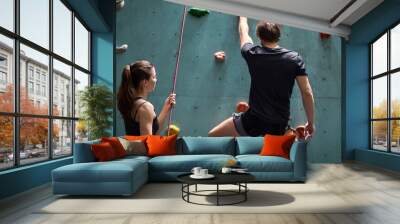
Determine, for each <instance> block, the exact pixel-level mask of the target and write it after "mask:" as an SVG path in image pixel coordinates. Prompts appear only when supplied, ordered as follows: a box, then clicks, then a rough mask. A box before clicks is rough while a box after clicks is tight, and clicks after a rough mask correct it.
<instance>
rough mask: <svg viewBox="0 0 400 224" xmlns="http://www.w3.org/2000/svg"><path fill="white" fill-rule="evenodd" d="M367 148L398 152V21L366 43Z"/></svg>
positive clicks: (399, 37)
mask: <svg viewBox="0 0 400 224" xmlns="http://www.w3.org/2000/svg"><path fill="white" fill-rule="evenodd" d="M370 52H371V75H370V77H371V78H370V82H371V94H370V95H371V116H370V117H371V143H370V144H371V148H372V149H374V150H380V151H385V152H391V153H400V89H399V88H398V87H399V86H400V24H398V25H397V26H395V27H393V28H391V29H389V30H387V31H386V32H385V33H384V34H383V35H381V36H380V37H379V38H377V39H376V40H375V41H374V42H373V43H371V45H370Z"/></svg>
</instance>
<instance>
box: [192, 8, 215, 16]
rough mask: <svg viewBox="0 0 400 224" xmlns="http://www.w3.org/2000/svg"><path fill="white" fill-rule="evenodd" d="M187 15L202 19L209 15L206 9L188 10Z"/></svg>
mask: <svg viewBox="0 0 400 224" xmlns="http://www.w3.org/2000/svg"><path fill="white" fill-rule="evenodd" d="M188 13H189V14H190V15H192V16H195V17H202V16H205V15H208V14H210V11H208V10H206V9H199V8H190V9H189V11H188Z"/></svg>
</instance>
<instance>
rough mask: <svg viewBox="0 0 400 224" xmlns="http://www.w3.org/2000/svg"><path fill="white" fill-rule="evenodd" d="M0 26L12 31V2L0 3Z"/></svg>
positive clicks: (3, 0) (4, 0)
mask: <svg viewBox="0 0 400 224" xmlns="http://www.w3.org/2000/svg"><path fill="white" fill-rule="evenodd" d="M0 26H2V27H3V28H6V29H8V30H10V31H14V0H1V1H0Z"/></svg>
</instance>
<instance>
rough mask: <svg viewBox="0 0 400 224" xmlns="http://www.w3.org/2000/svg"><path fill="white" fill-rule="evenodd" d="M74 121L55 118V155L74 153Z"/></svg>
mask: <svg viewBox="0 0 400 224" xmlns="http://www.w3.org/2000/svg"><path fill="white" fill-rule="evenodd" d="M71 146H72V121H70V120H53V157H54V158H55V157H60V156H66V155H72V147H71Z"/></svg>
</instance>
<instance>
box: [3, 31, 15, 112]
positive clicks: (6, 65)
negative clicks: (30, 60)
mask: <svg viewBox="0 0 400 224" xmlns="http://www.w3.org/2000/svg"><path fill="white" fill-rule="evenodd" d="M13 50H14V42H13V40H12V39H10V38H7V37H5V36H3V35H0V111H2V112H13V111H14V72H13V71H14V70H13V67H14V66H13V65H14V54H13Z"/></svg>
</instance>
